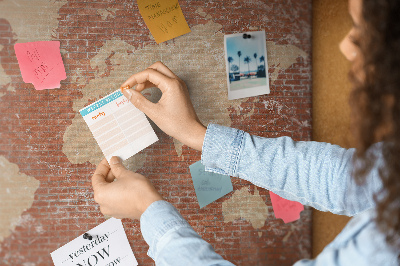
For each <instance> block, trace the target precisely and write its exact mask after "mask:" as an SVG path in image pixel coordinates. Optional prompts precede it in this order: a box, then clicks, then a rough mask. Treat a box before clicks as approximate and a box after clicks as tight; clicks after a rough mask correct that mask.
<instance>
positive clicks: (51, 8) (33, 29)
mask: <svg viewBox="0 0 400 266" xmlns="http://www.w3.org/2000/svg"><path fill="white" fill-rule="evenodd" d="M66 3H67V0H61V1H54V0H35V1H32V0H3V1H0V17H1V18H4V19H6V20H7V21H8V22H9V23H10V25H11V28H12V30H13V31H14V32H15V33H16V34H17V39H18V41H17V42H35V41H51V40H52V37H57V33H56V31H55V30H56V29H57V27H58V20H57V19H58V18H59V15H58V11H59V9H60V8H61V7H62V6H63V5H65V4H66Z"/></svg>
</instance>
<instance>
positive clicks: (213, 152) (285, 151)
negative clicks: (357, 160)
mask: <svg viewBox="0 0 400 266" xmlns="http://www.w3.org/2000/svg"><path fill="white" fill-rule="evenodd" d="M354 152H355V150H354V149H349V150H347V149H343V148H340V147H339V146H336V145H331V144H328V143H318V142H311V141H309V142H302V141H300V142H295V141H293V140H292V139H291V138H288V137H282V138H260V137H256V136H251V135H249V134H248V133H245V132H243V131H240V130H236V129H231V128H226V127H221V126H218V125H209V127H208V129H207V133H206V136H205V139H204V143H203V151H202V163H203V164H204V165H205V166H206V170H209V171H213V172H217V173H220V174H225V175H231V176H236V177H240V178H242V179H245V180H248V181H250V182H252V183H253V184H255V185H257V186H259V187H263V188H265V189H268V190H271V191H272V192H274V193H276V194H278V195H279V196H281V197H283V198H286V199H288V200H293V201H298V202H300V203H302V204H304V205H309V206H312V207H314V208H316V209H319V210H322V211H330V212H333V213H338V214H346V215H353V214H355V213H357V212H359V211H362V210H365V209H367V208H369V207H372V206H373V204H374V203H373V199H372V195H371V194H372V192H371V191H367V193H362V191H361V192H360V191H356V194H358V196H361V197H362V202H363V203H362V204H358V205H355V204H354V201H353V198H351V197H348V195H347V192H348V190H349V189H355V190H357V189H359V188H357V185H356V184H355V183H354V181H353V179H352V178H351V169H352V156H353V154H354ZM368 189H373V188H372V187H369V188H368Z"/></svg>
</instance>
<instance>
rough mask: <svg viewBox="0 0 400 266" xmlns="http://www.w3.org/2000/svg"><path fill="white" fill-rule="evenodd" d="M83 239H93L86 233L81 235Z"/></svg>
mask: <svg viewBox="0 0 400 266" xmlns="http://www.w3.org/2000/svg"><path fill="white" fill-rule="evenodd" d="M83 238H84V239H89V240H92V239H93V236H91V235H89V234H88V233H84V234H83Z"/></svg>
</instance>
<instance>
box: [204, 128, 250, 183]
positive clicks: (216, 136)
mask: <svg viewBox="0 0 400 266" xmlns="http://www.w3.org/2000/svg"><path fill="white" fill-rule="evenodd" d="M243 137H244V132H243V131H241V130H238V129H235V128H229V127H224V126H220V125H215V124H210V125H209V126H208V127H207V131H206V135H205V137H204V142H203V151H202V155H201V162H202V164H203V165H205V166H206V168H205V169H206V171H211V172H215V173H219V174H222V175H230V176H238V174H237V169H238V166H239V159H240V155H241V151H242V148H243Z"/></svg>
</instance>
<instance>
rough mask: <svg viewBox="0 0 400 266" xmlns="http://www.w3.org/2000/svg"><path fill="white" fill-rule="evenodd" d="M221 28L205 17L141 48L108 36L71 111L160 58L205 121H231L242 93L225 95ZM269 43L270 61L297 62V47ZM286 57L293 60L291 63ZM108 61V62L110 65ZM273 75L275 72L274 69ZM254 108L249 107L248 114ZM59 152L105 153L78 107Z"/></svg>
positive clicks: (153, 95)
mask: <svg viewBox="0 0 400 266" xmlns="http://www.w3.org/2000/svg"><path fill="white" fill-rule="evenodd" d="M198 12H199V13H201V14H203V15H204V14H205V13H203V12H202V10H201V9H198ZM221 28H222V26H221V25H220V24H218V23H214V22H212V21H209V22H208V23H207V24H205V25H196V26H194V27H192V28H191V30H192V32H191V33H190V34H186V35H183V36H180V37H178V38H175V39H174V40H171V41H168V42H165V43H161V44H158V45H157V44H150V45H147V46H144V47H143V48H139V49H135V47H133V46H132V45H130V44H128V43H126V42H124V41H121V40H117V39H113V40H109V41H107V42H106V43H105V44H104V45H103V47H101V49H100V51H99V52H98V54H97V55H96V56H95V57H93V58H92V59H91V60H90V66H91V68H92V69H94V70H95V71H96V72H95V78H94V79H91V80H90V81H89V82H88V84H87V85H86V86H85V87H84V88H83V90H82V94H83V97H82V98H80V99H77V100H75V101H74V103H73V109H74V111H75V112H78V110H79V109H81V108H83V107H84V106H85V105H87V104H88V103H89V102H92V101H94V100H96V99H99V98H100V97H102V96H104V95H106V94H108V93H110V92H112V91H114V90H116V89H117V88H119V86H120V84H122V83H123V82H124V81H125V80H126V79H127V78H128V77H129V76H131V75H132V74H133V73H137V72H140V71H143V70H144V69H146V68H147V67H148V66H150V65H152V64H153V63H155V62H156V61H162V62H163V63H164V64H166V65H167V66H168V67H169V68H170V69H171V70H172V71H173V72H174V73H175V74H176V75H178V76H179V77H180V78H181V79H182V80H184V81H185V82H186V84H187V87H188V90H189V94H190V98H191V100H192V103H193V106H194V108H195V110H196V113H197V115H198V117H199V119H200V120H201V122H202V123H203V124H204V125H208V124H209V123H216V124H220V125H223V126H230V125H231V123H232V121H231V120H230V117H229V111H228V108H229V107H233V108H235V109H237V108H238V106H239V105H240V104H241V102H242V100H243V99H239V100H233V101H228V95H227V94H228V92H227V84H226V76H225V75H226V73H225V60H224V34H223V33H222V32H221ZM270 46H271V47H272V48H271V51H272V52H271V54H270V55H269V58H268V60H270V58H271V60H272V61H271V62H273V63H274V64H272V65H274V66H275V67H276V68H279V70H280V69H283V68H284V67H289V66H290V65H291V64H293V63H295V62H296V59H297V57H294V56H295V55H296V53H298V50H296V49H295V48H293V47H292V46H287V45H285V46H284V47H283V48H280V46H279V45H275V44H273V43H270ZM268 49H269V47H268ZM297 49H298V48H297ZM300 51H301V50H300ZM279 53H287V54H288V55H281V58H283V59H282V60H283V62H281V64H279V63H278V61H277V60H274V56H278V54H279ZM303 53H304V52H303ZM304 54H305V53H304ZM290 60H292V61H290ZM290 62H292V63H291V64H289V63H290ZM107 63H108V64H111V68H110V66H109V65H108V64H107ZM277 65H279V66H277ZM279 70H276V72H277V73H278V72H279ZM273 77H274V78H277V75H276V76H275V75H273ZM143 94H144V95H145V96H146V97H147V98H148V99H150V100H151V101H153V102H156V101H157V98H158V99H159V97H160V91H159V90H158V89H156V90H154V89H153V90H152V89H149V90H146V91H144V92H143ZM253 112H254V111H253ZM253 112H251V111H250V110H249V115H251V114H253ZM174 145H175V150H176V152H177V154H178V155H179V156H181V155H182V145H183V144H182V143H180V142H179V141H174ZM63 152H64V154H65V155H66V156H67V157H68V159H69V160H70V162H71V163H84V162H86V161H90V162H92V163H93V162H98V161H99V160H100V159H101V158H102V157H103V155H102V154H101V152H100V148H99V147H98V146H97V143H96V142H95V140H94V139H93V137H92V136H91V133H90V131H89V129H88V127H87V126H86V125H84V121H83V119H82V118H81V117H80V114H79V113H77V115H76V117H75V118H74V119H73V121H72V124H71V125H70V126H69V127H68V128H67V130H66V132H65V134H64V145H63ZM135 156H136V155H135ZM135 156H134V157H135ZM134 161H137V160H134ZM138 166H139V165H137V166H136V167H138Z"/></svg>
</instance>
